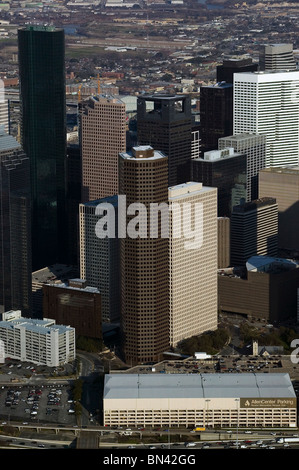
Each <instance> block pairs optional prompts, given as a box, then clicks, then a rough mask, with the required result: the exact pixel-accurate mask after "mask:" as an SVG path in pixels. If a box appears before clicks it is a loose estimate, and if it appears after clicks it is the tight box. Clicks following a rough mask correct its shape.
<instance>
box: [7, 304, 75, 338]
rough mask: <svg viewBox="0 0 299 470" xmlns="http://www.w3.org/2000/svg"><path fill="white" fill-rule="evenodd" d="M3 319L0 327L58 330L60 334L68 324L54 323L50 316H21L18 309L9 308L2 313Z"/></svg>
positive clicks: (40, 330) (44, 332)
mask: <svg viewBox="0 0 299 470" xmlns="http://www.w3.org/2000/svg"><path fill="white" fill-rule="evenodd" d="M2 318H4V320H2V321H0V328H7V329H11V330H13V329H15V328H19V327H23V328H26V330H28V331H33V332H35V333H39V334H50V333H51V331H53V330H55V331H58V332H59V333H60V334H61V333H65V331H67V330H69V329H73V328H71V327H70V326H65V325H56V323H55V320H53V319H50V318H43V319H38V318H25V317H22V316H21V312H20V311H19V310H16V311H14V310H11V311H9V312H5V313H4V314H2Z"/></svg>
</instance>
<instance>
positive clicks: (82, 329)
mask: <svg viewBox="0 0 299 470" xmlns="http://www.w3.org/2000/svg"><path fill="white" fill-rule="evenodd" d="M101 310H102V306H101V294H100V292H99V290H98V289H96V288H94V287H89V286H88V285H87V283H86V281H84V280H82V279H70V280H69V281H68V282H67V283H63V284H45V285H44V286H43V316H44V317H46V318H49V316H51V317H52V318H53V319H54V320H55V321H56V323H57V324H60V325H70V326H71V327H73V328H75V330H76V335H77V336H85V337H88V338H96V339H102V337H103V334H102V313H101Z"/></svg>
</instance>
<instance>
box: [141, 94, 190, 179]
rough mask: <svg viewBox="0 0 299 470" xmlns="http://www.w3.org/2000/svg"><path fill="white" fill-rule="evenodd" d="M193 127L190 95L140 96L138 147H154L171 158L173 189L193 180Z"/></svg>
mask: <svg viewBox="0 0 299 470" xmlns="http://www.w3.org/2000/svg"><path fill="white" fill-rule="evenodd" d="M192 126H193V119H192V114H191V98H190V96H189V95H187V94H186V95H185V94H182V95H175V94H167V93H154V94H152V95H139V96H138V99H137V141H138V145H150V146H151V147H153V148H154V149H159V151H161V152H163V153H164V154H165V155H166V156H167V157H168V185H169V186H175V185H177V184H181V183H185V182H186V181H189V180H190V160H191V139H192Z"/></svg>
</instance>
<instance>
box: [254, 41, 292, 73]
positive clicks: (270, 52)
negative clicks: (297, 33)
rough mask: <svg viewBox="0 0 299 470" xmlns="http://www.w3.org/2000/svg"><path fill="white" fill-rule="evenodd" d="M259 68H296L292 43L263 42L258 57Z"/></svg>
mask: <svg viewBox="0 0 299 470" xmlns="http://www.w3.org/2000/svg"><path fill="white" fill-rule="evenodd" d="M259 69H260V70H270V71H271V70H272V71H273V70H293V71H294V70H296V69H297V67H296V61H295V57H294V52H293V45H292V44H265V45H263V46H262V47H261V50H260V57H259Z"/></svg>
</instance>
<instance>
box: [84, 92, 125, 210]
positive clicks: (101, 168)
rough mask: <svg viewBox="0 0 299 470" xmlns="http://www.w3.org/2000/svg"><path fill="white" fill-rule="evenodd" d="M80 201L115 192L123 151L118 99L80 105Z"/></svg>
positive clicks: (103, 97) (122, 106) (100, 97)
mask: <svg viewBox="0 0 299 470" xmlns="http://www.w3.org/2000/svg"><path fill="white" fill-rule="evenodd" d="M79 122H80V125H79V129H80V130H79V135H80V146H81V153H82V202H88V201H93V200H96V199H100V198H104V197H108V196H113V195H115V194H117V192H118V156H119V154H120V153H121V152H125V150H126V107H125V104H124V103H123V102H122V101H121V100H120V99H118V98H115V97H113V96H106V95H97V96H92V97H90V98H89V99H87V100H86V101H84V102H82V103H80V104H79Z"/></svg>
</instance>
